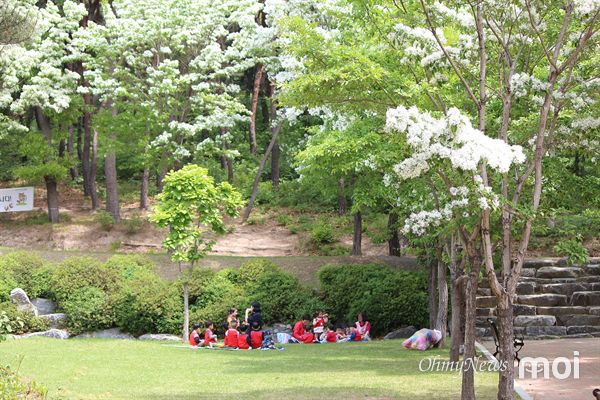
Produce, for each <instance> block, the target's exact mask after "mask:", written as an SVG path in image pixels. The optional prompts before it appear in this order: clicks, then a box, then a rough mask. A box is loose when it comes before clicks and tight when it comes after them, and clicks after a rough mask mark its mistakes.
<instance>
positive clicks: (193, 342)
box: [190, 324, 202, 348]
mask: <svg viewBox="0 0 600 400" xmlns="http://www.w3.org/2000/svg"><path fill="white" fill-rule="evenodd" d="M201 333H202V328H201V326H200V324H194V325H192V331H191V332H190V346H192V347H193V348H196V347H198V346H201V345H202V337H201V336H200V334H201Z"/></svg>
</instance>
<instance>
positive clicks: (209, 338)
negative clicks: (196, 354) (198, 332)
mask: <svg viewBox="0 0 600 400" xmlns="http://www.w3.org/2000/svg"><path fill="white" fill-rule="evenodd" d="M216 342H217V339H216V338H215V335H213V333H212V331H211V330H210V329H207V330H206V332H204V345H205V346H206V345H208V344H209V343H216Z"/></svg>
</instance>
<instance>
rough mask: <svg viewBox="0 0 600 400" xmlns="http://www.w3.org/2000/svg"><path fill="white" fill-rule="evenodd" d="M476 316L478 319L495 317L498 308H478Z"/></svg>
mask: <svg viewBox="0 0 600 400" xmlns="http://www.w3.org/2000/svg"><path fill="white" fill-rule="evenodd" d="M475 315H476V316H478V317H493V316H495V315H496V308H489V307H483V308H477V310H475Z"/></svg>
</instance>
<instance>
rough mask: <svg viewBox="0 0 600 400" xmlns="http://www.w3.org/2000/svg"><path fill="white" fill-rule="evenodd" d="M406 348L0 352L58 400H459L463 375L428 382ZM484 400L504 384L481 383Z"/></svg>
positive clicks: (70, 345) (12, 347) (416, 356)
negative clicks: (242, 399) (376, 399)
mask: <svg viewBox="0 0 600 400" xmlns="http://www.w3.org/2000/svg"><path fill="white" fill-rule="evenodd" d="M447 354H448V353H447V350H430V351H428V352H426V353H421V352H416V351H414V352H413V351H408V350H405V349H402V348H401V342H400V341H391V342H381V341H377V342H371V343H350V344H331V345H289V346H288V347H287V348H286V349H285V351H257V350H254V351H222V350H190V349H188V348H178V347H174V345H173V344H171V345H168V344H164V343H157V342H142V341H125V340H101V339H96V340H94V339H88V340H84V339H72V340H65V341H57V340H52V339H43V338H35V339H26V340H13V341H7V342H3V343H0V360H1V361H0V362H2V363H3V364H6V363H8V364H11V365H12V366H16V365H17V363H18V361H19V358H20V357H21V356H23V361H22V363H21V367H20V373H21V375H24V376H27V377H31V378H33V379H35V380H36V381H37V382H38V383H40V384H43V385H45V386H46V388H47V389H48V391H49V398H50V399H157V400H158V399H221V398H223V399H225V398H227V399H240V398H244V399H286V400H292V399H366V398H368V399H375V398H378V399H423V400H425V399H427V400H429V399H457V398H460V396H459V392H460V382H461V379H460V375H459V374H458V373H441V372H419V368H418V365H419V361H420V360H421V359H422V358H423V357H426V356H435V355H440V356H441V357H442V358H445V357H447ZM476 379H477V394H478V397H477V398H478V399H493V398H495V395H494V393H495V389H496V384H497V375H496V374H492V373H478V374H477V377H476Z"/></svg>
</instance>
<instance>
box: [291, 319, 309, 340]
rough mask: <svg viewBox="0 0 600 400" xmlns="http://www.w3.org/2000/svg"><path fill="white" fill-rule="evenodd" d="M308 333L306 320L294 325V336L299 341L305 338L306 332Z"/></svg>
mask: <svg viewBox="0 0 600 400" xmlns="http://www.w3.org/2000/svg"><path fill="white" fill-rule="evenodd" d="M305 333H306V328H304V321H298V322H296V324H295V325H294V334H293V336H294V337H295V338H296V339H298V340H299V341H301V342H302V341H303V340H304V334H305Z"/></svg>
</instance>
